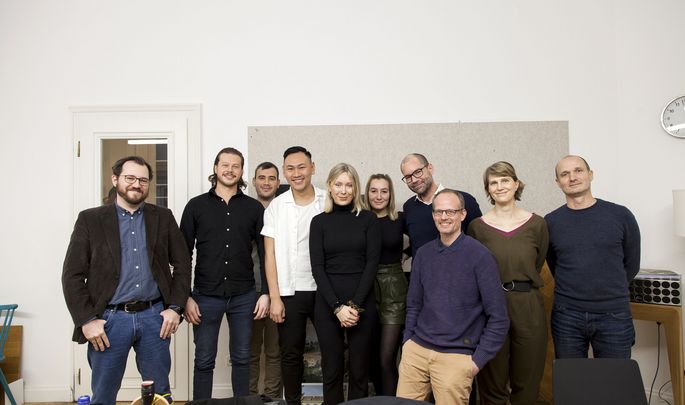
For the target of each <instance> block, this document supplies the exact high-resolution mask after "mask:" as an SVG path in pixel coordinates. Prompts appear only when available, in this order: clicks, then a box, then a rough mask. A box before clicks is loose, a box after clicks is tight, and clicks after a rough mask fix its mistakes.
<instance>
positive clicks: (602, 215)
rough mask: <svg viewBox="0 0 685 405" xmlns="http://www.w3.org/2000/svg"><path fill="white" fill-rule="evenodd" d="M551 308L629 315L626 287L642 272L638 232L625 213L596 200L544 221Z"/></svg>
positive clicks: (563, 208)
mask: <svg viewBox="0 0 685 405" xmlns="http://www.w3.org/2000/svg"><path fill="white" fill-rule="evenodd" d="M545 220H546V221H547V227H548V228H549V242H550V243H549V250H548V251H547V265H548V266H549V268H550V270H551V271H552V274H553V275H554V283H555V287H554V304H555V305H560V306H564V307H568V308H571V309H574V310H576V311H584V312H593V313H608V312H615V311H629V310H630V301H629V298H630V296H629V292H628V283H629V282H630V280H632V279H633V278H634V277H635V275H636V274H637V272H638V271H639V270H640V228H639V227H638V225H637V221H636V220H635V217H634V216H633V214H632V213H631V212H630V211H629V210H628V208H626V207H624V206H621V205H618V204H614V203H611V202H608V201H604V200H600V199H597V202H596V203H595V204H594V205H592V206H591V207H588V208H585V209H580V210H573V209H570V208H568V206H566V205H563V206H561V207H559V208H557V209H556V210H554V211H552V212H550V213H549V214H547V215H546V216H545Z"/></svg>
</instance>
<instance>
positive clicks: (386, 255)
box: [378, 212, 404, 264]
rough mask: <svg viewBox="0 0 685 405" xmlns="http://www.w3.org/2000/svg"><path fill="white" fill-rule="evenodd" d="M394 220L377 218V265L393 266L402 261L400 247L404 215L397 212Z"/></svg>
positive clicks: (402, 239) (401, 244)
mask: <svg viewBox="0 0 685 405" xmlns="http://www.w3.org/2000/svg"><path fill="white" fill-rule="evenodd" d="M397 214H398V217H397V219H396V220H394V221H393V220H391V219H390V217H389V216H387V215H386V216H384V217H381V218H378V223H379V224H380V226H381V238H382V245H381V258H380V260H379V261H378V263H379V264H395V263H400V262H401V261H402V247H403V246H404V214H403V213H402V212H398V213H397Z"/></svg>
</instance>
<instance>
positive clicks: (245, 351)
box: [193, 290, 257, 400]
mask: <svg viewBox="0 0 685 405" xmlns="http://www.w3.org/2000/svg"><path fill="white" fill-rule="evenodd" d="M193 299H194V300H195V302H196V303H197V305H198V306H199V307H200V314H202V317H201V318H200V324H199V325H195V326H193V333H194V336H195V337H194V341H195V368H194V375H193V399H194V400H197V399H206V398H211V397H212V382H213V380H214V365H215V364H216V352H217V342H218V340H219V328H220V327H221V321H222V319H223V317H224V314H225V315H226V318H227V319H228V334H229V347H228V350H229V352H230V356H231V385H232V387H233V396H236V397H238V396H246V395H250V341H251V339H252V318H253V317H254V315H253V314H252V312H253V311H254V307H255V304H256V302H257V293H256V292H255V291H254V290H252V291H250V292H247V293H245V294H240V295H233V296H230V297H228V298H224V297H213V296H209V295H202V294H200V293H198V292H193Z"/></svg>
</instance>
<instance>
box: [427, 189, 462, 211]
mask: <svg viewBox="0 0 685 405" xmlns="http://www.w3.org/2000/svg"><path fill="white" fill-rule="evenodd" d="M442 194H454V195H456V196H457V198H458V199H459V204H461V208H460V209H463V208H466V207H465V205H466V203H465V202H464V196H463V195H462V194H461V193H460V192H458V191H457V190H453V189H451V188H443V189H442V190H440V191H438V192H437V193H435V196H434V197H433V202H432V203H431V208H433V207H434V206H435V199H436V198H438V196H439V195H442Z"/></svg>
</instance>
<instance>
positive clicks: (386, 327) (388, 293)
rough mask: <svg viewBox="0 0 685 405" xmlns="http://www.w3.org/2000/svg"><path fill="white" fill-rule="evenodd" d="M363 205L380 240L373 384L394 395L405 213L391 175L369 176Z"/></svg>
mask: <svg viewBox="0 0 685 405" xmlns="http://www.w3.org/2000/svg"><path fill="white" fill-rule="evenodd" d="M364 205H365V206H366V209H368V210H369V211H371V212H373V213H374V214H376V217H378V223H379V224H380V228H381V241H382V242H381V253H380V260H379V264H378V273H377V274H376V284H375V289H374V292H375V295H376V307H377V308H378V317H379V319H380V324H381V326H380V346H379V349H380V350H379V354H378V363H379V373H378V374H379V376H378V378H379V379H380V381H379V382H380V387H376V394H380V395H391V396H395V394H396V392H397V379H398V373H397V352H398V350H399V348H400V343H401V338H402V327H403V325H404V320H405V318H406V316H407V278H406V277H405V276H404V273H403V271H402V247H403V244H404V214H403V213H402V212H397V209H396V208H395V190H394V188H393V184H392V180H391V179H390V176H388V175H387V174H372V175H371V177H369V180H368V181H367V182H366V192H365V193H364ZM374 383H375V381H374Z"/></svg>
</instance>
